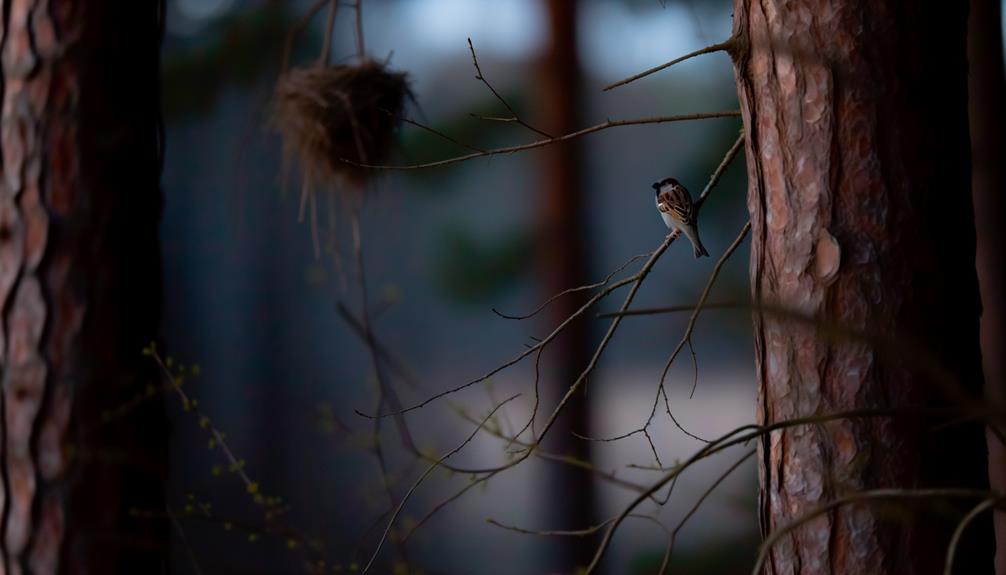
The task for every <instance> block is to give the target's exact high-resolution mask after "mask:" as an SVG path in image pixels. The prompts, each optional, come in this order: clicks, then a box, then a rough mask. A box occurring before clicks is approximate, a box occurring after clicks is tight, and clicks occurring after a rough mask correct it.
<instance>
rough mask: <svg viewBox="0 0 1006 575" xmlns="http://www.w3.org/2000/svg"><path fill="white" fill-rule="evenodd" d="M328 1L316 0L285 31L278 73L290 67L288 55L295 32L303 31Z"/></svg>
mask: <svg viewBox="0 0 1006 575" xmlns="http://www.w3.org/2000/svg"><path fill="white" fill-rule="evenodd" d="M329 1H330V0H317V1H316V2H315V3H314V4H312V5H311V7H310V8H308V9H307V12H305V13H304V15H303V16H302V17H301V19H300V20H298V21H297V23H296V24H294V25H293V28H291V29H290V31H289V32H288V33H287V35H286V42H285V43H284V45H283V59H282V60H281V61H282V66H281V68H280V74H285V73H286V71H287V70H289V69H290V55H291V53H292V52H293V43H294V40H296V39H297V34H300V33H301V32H303V31H304V28H307V25H308V24H310V23H311V20H312V19H313V18H314V17H315V16H316V15H317V14H318V12H321V9H322V8H324V7H325V4H326V3H327V2H329Z"/></svg>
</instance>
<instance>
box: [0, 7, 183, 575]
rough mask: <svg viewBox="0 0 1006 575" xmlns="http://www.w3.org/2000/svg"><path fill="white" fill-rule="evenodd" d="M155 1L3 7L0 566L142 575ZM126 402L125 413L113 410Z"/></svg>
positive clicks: (153, 529) (152, 544)
mask: <svg viewBox="0 0 1006 575" xmlns="http://www.w3.org/2000/svg"><path fill="white" fill-rule="evenodd" d="M162 21H163V3H162V2H134V1H132V0H122V1H116V2H50V1H48V0H17V1H14V2H7V3H5V4H4V18H3V29H2V38H3V39H2V65H3V88H2V99H3V108H2V127H0V146H2V148H0V149H2V170H3V177H2V178H0V310H2V316H0V319H2V322H0V373H2V381H3V393H2V394H0V397H2V400H3V401H2V405H0V408H2V409H0V411H2V416H3V417H2V422H0V423H2V428H3V434H4V435H3V437H4V446H3V447H4V449H3V452H2V457H0V472H2V476H0V484H2V488H3V491H2V493H0V505H2V515H0V528H2V536H0V547H2V550H0V551H2V572H3V573H23V572H31V573H55V572H57V571H60V570H62V571H65V572H71V573H153V572H159V571H160V570H161V569H163V565H164V558H165V556H166V552H167V532H166V524H163V523H150V522H145V521H144V522H141V521H138V520H137V519H133V518H131V516H130V509H133V508H144V509H161V508H163V506H164V498H163V493H162V489H163V478H164V475H165V470H166V457H167V452H168V451H167V448H166V447H167V428H166V424H165V420H164V416H163V412H162V407H161V403H160V400H159V395H158V394H157V393H156V382H157V379H156V374H155V373H151V370H152V369H153V365H152V364H150V363H149V362H147V361H145V359H144V358H143V357H142V355H141V353H140V351H141V349H142V348H143V347H144V346H146V345H148V344H149V343H150V342H151V341H152V340H153V338H154V337H155V335H156V325H157V322H158V315H159V306H160V258H159V248H158V224H157V223H158V217H159V212H160V204H161V197H160V192H159V188H158V180H159V173H160V165H161V148H162V146H161V132H160V126H159V121H158V116H159V106H160V104H159V101H160V98H159V74H160V70H159V66H158V63H159V58H160V56H159V51H160V30H161V26H162ZM130 402H133V404H134V409H132V410H131V412H130V416H129V417H121V418H120V417H117V414H116V413H115V412H114V411H111V409H112V408H114V407H119V406H123V405H127V404H129V403H130Z"/></svg>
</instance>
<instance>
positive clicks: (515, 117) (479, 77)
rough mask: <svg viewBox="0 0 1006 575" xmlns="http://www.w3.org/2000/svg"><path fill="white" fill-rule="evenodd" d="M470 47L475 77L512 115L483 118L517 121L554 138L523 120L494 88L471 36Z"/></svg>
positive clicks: (540, 134) (536, 131)
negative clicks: (480, 62)
mask: <svg viewBox="0 0 1006 575" xmlns="http://www.w3.org/2000/svg"><path fill="white" fill-rule="evenodd" d="M468 49H469V50H470V51H471V53H472V64H474V65H475V79H476V80H480V81H481V82H482V83H483V84H485V85H486V88H489V91H490V92H492V93H493V96H496V99H497V100H499V101H500V103H501V104H503V107H505V108H506V109H507V111H508V112H510V116H511V117H509V118H483V119H486V120H495V121H502V122H516V123H518V124H520V125H521V126H524V127H525V128H527V129H528V130H531V131H532V132H534V133H536V134H538V135H539V136H545V137H546V138H549V139H551V138H553V136H552V135H551V134H549V133H548V132H545V131H542V130H539V129H538V128H535V127H534V126H532V125H531V124H528V123H527V122H525V121H524V120H522V119H521V117H520V116H519V115H517V112H516V111H514V109H513V108H512V107H511V106H510V104H509V103H508V102H507V101H506V100H505V99H504V98H503V96H500V93H499V92H497V91H496V88H493V86H492V84H490V83H489V80H486V77H485V75H483V74H482V68H480V67H479V59H478V57H476V56H475V46H474V45H473V44H472V39H471V38H468Z"/></svg>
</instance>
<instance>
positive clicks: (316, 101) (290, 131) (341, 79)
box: [275, 60, 412, 187]
mask: <svg viewBox="0 0 1006 575" xmlns="http://www.w3.org/2000/svg"><path fill="white" fill-rule="evenodd" d="M411 98H412V92H411V91H410V89H409V83H408V79H407V77H406V74H404V73H400V72H391V71H388V69H387V68H386V67H385V66H384V64H381V63H379V62H375V61H373V60H366V61H364V62H362V63H360V64H354V65H338V66H326V67H315V68H294V69H292V70H290V71H289V72H287V73H285V74H284V75H283V76H282V77H281V78H280V80H279V84H278V85H277V87H276V101H275V106H276V108H275V123H276V126H277V128H278V130H279V132H280V134H281V135H282V138H283V149H284V157H285V158H286V159H287V160H290V159H291V158H292V157H293V156H297V157H298V158H299V159H300V162H301V167H302V169H303V172H304V173H303V177H304V178H305V182H306V184H308V185H310V184H313V183H321V184H333V183H336V182H337V181H339V180H343V181H346V182H347V183H349V184H351V185H353V186H354V187H359V186H362V184H364V183H365V182H366V180H367V178H368V176H369V175H370V173H371V172H372V170H370V169H368V168H365V167H362V165H364V164H367V165H374V164H380V163H382V162H383V161H384V160H385V159H386V158H387V156H388V153H389V152H390V150H391V145H392V142H393V139H394V135H395V132H396V130H397V128H398V127H399V125H400V123H401V117H402V112H403V110H404V108H405V103H406V100H408V99H411Z"/></svg>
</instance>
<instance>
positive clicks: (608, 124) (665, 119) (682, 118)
mask: <svg viewBox="0 0 1006 575" xmlns="http://www.w3.org/2000/svg"><path fill="white" fill-rule="evenodd" d="M740 114H741V113H740V111H739V110H733V111H729V112H704V113H698V114H679V115H676V116H654V117H651V118H637V119H633V120H608V121H605V122H602V123H600V124H596V125H593V126H590V127H587V128H583V129H582V130H577V131H576V132H570V133H569V134H563V135H561V136H556V137H554V138H548V139H544V140H537V141H534V142H529V143H527V144H519V145H515V146H505V147H502V148H493V149H491V150H486V151H484V152H472V153H471V154H466V155H463V156H455V157H453V158H446V159H443V160H436V161H433V162H426V163H422V164H404V165H397V166H396V165H377V164H365V163H360V162H354V161H353V160H350V159H348V158H340V161H342V162H345V163H347V164H349V165H351V166H355V167H357V168H367V169H371V170H424V169H429V168H437V167H440V166H447V165H450V164H457V163H459V162H466V161H468V160H474V159H475V158H484V157H490V156H499V155H503V154H513V153H515V152H521V151H524V150H532V149H535V148H543V147H545V146H548V145H551V144H557V143H559V142H566V141H569V140H574V139H576V138H580V137H583V136H586V135H589V134H593V133H595V132H600V131H603V130H608V129H610V128H619V127H622V126H642V125H647V124H666V123H671V122H686V121H690V120H709V119H714V118H737V117H740Z"/></svg>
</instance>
